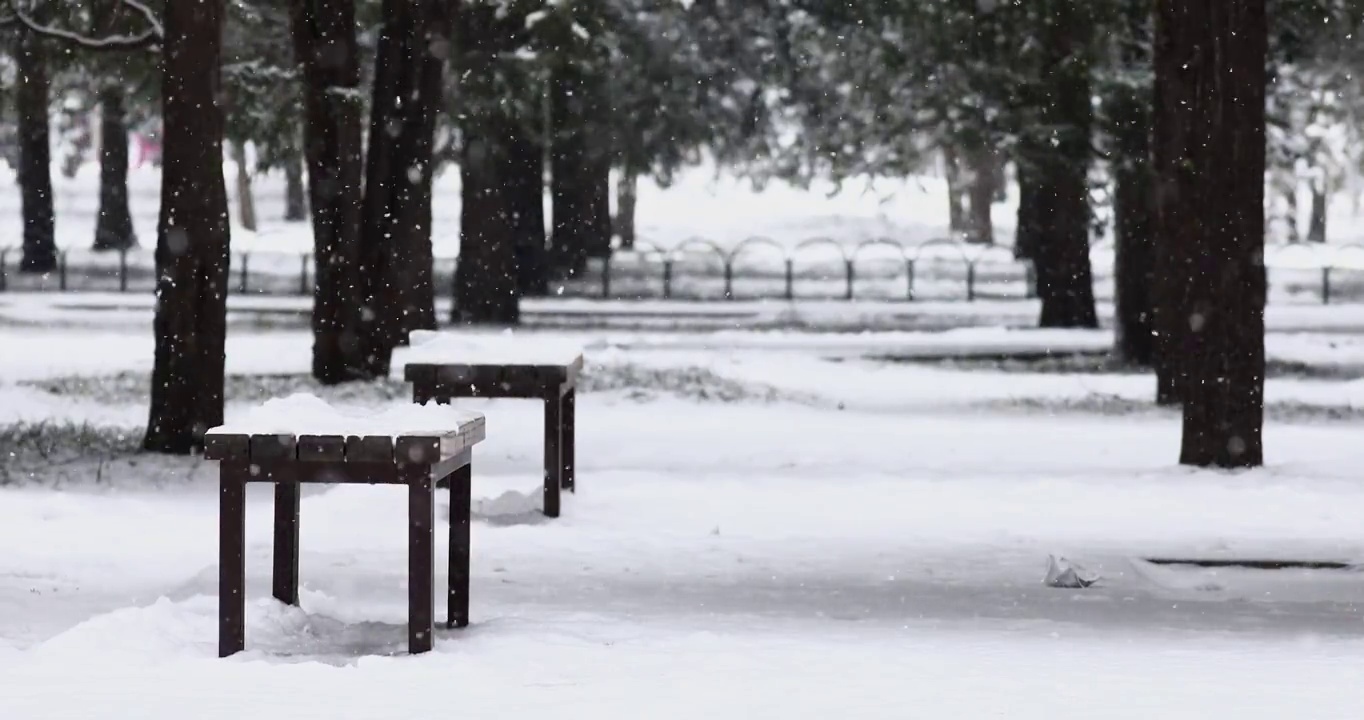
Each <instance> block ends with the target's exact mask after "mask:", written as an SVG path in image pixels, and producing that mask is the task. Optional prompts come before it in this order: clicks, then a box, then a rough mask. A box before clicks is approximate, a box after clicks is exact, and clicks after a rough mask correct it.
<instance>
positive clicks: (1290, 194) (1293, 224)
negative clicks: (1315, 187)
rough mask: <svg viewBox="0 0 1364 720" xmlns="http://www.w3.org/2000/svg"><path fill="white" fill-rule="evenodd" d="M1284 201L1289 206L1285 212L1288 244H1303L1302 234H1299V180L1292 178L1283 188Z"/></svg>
mask: <svg viewBox="0 0 1364 720" xmlns="http://www.w3.org/2000/svg"><path fill="white" fill-rule="evenodd" d="M1283 201H1284V204H1285V205H1287V206H1288V208H1287V210H1286V211H1285V212H1284V226H1285V230H1286V231H1287V233H1288V242H1290V243H1299V242H1302V233H1300V232H1298V179H1297V178H1296V177H1290V178H1289V180H1288V182H1286V183H1284V186H1283Z"/></svg>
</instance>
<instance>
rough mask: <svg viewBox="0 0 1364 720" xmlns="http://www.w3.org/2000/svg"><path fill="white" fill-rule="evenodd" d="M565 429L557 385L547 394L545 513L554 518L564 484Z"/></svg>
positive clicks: (561, 400) (556, 514) (561, 399)
mask: <svg viewBox="0 0 1364 720" xmlns="http://www.w3.org/2000/svg"><path fill="white" fill-rule="evenodd" d="M563 431H564V426H563V398H562V397H560V395H559V388H557V387H555V388H553V389H551V390H550V391H549V392H548V393H547V394H546V395H545V515H546V516H548V517H552V518H556V517H559V489H560V488H561V487H562V486H563V475H564V463H563V456H562V455H561V448H562V444H561V442H560V440H561V439H562V436H563Z"/></svg>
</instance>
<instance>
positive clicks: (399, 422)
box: [205, 393, 483, 438]
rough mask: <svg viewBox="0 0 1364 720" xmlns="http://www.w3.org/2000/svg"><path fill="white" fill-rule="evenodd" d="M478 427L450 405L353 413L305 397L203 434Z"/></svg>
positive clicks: (437, 432) (474, 417)
mask: <svg viewBox="0 0 1364 720" xmlns="http://www.w3.org/2000/svg"><path fill="white" fill-rule="evenodd" d="M481 422H483V416H482V415H481V414H479V413H473V412H468V411H463V410H456V409H454V408H452V407H450V406H449V405H437V404H436V403H434V402H432V403H426V404H424V405H417V404H413V403H409V404H403V405H393V406H391V407H386V408H383V409H382V410H379V411H377V412H367V413H358V412H356V411H355V410H353V409H350V410H347V409H343V408H335V407H332V406H331V405H330V404H328V403H327V401H325V400H323V399H322V398H319V397H317V396H316V395H310V394H308V393H294V394H292V395H289V396H288V397H282V398H271V399H269V400H266V401H265V402H264V403H261V404H260V405H258V406H256V407H253V408H251V409H250V410H247V411H246V412H245V413H243V414H242V415H241V416H240V417H239V418H237V419H236V420H233V421H232V422H230V423H228V424H226V425H219V426H218V427H215V428H210V429H209V430H208V432H207V433H205V434H206V435H340V436H342V437H350V436H361V437H364V436H377V435H388V436H390V437H393V438H397V437H399V436H408V437H418V436H426V435H431V436H437V437H439V436H441V435H449V434H451V433H459V432H460V431H462V430H463V429H464V428H465V427H466V426H469V425H475V424H479V423H481Z"/></svg>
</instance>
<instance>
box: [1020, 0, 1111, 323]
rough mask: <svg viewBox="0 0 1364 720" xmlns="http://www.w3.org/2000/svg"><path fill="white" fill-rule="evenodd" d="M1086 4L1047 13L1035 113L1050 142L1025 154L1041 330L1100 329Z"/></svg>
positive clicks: (1036, 140) (1065, 0) (1070, 0)
mask: <svg viewBox="0 0 1364 720" xmlns="http://www.w3.org/2000/svg"><path fill="white" fill-rule="evenodd" d="M1080 2H1081V0H1053V2H1050V3H1047V4H1046V5H1045V6H1044V7H1051V9H1052V10H1054V12H1050V13H1047V15H1048V17H1047V18H1045V19H1044V21H1043V25H1044V30H1043V37H1042V46H1043V50H1042V52H1043V66H1042V77H1043V78H1045V79H1044V80H1043V83H1044V86H1043V87H1042V88H1041V96H1042V97H1045V98H1046V102H1044V103H1042V104H1041V107H1039V108H1037V111H1038V114H1039V116H1040V118H1041V119H1040V125H1041V127H1044V128H1052V131H1051V133H1049V136H1048V137H1042V136H1039V135H1037V134H1033V136H1032V137H1030V138H1029V139H1028V141H1027V142H1026V143H1025V145H1024V146H1023V147H1022V148H1021V150H1022V151H1023V152H1024V153H1025V155H1026V159H1027V160H1029V161H1030V162H1029V166H1030V169H1029V175H1030V179H1031V180H1032V181H1033V182H1035V183H1036V190H1035V192H1036V197H1035V198H1033V201H1034V202H1035V203H1036V204H1035V206H1034V208H1033V209H1032V210H1031V211H1030V212H1036V213H1037V214H1036V223H1037V228H1038V231H1039V237H1038V243H1037V247H1036V249H1035V250H1036V251H1035V256H1034V258H1033V263H1034V267H1035V268H1036V272H1037V295H1038V297H1039V298H1040V299H1041V301H1042V313H1041V317H1040V319H1039V324H1040V325H1041V327H1085V328H1093V327H1098V326H1099V320H1098V313H1097V312H1096V311H1095V307H1094V280H1093V276H1092V271H1091V268H1090V263H1089V217H1090V215H1089V178H1088V171H1089V162H1090V143H1091V140H1090V133H1091V126H1092V124H1093V109H1092V108H1091V105H1090V83H1089V62H1088V55H1087V50H1086V44H1087V42H1086V35H1087V33H1088V32H1089V30H1088V27H1089V26H1088V21H1087V18H1086V17H1085V13H1084V11H1083V9H1082V8H1081V7H1080Z"/></svg>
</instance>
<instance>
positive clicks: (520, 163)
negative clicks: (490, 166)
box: [505, 123, 549, 296]
mask: <svg viewBox="0 0 1364 720" xmlns="http://www.w3.org/2000/svg"><path fill="white" fill-rule="evenodd" d="M507 126H508V128H510V129H511V130H513V131H514V132H513V134H512V137H510V138H509V140H508V145H507V151H508V152H509V153H510V158H509V159H510V161H511V165H510V167H509V168H508V170H509V171H510V176H509V177H508V178H507V182H506V184H505V187H506V191H507V195H508V198H507V202H508V204H509V212H510V213H511V223H512V232H513V234H514V236H515V238H516V277H517V287H518V288H519V289H520V291H521V294H522V295H530V296H537V295H544V294H546V293H547V292H549V258H548V251H547V248H546V246H545V154H544V148H543V147H541V145H540V144H539V143H537V142H535V141H534V140H532V139H531V138H530V137H529V135H528V134H527V133H526V132H524V131H522V130H520V129H517V128H516V127H515V126H514V125H513V124H512V123H508V124H507Z"/></svg>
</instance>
